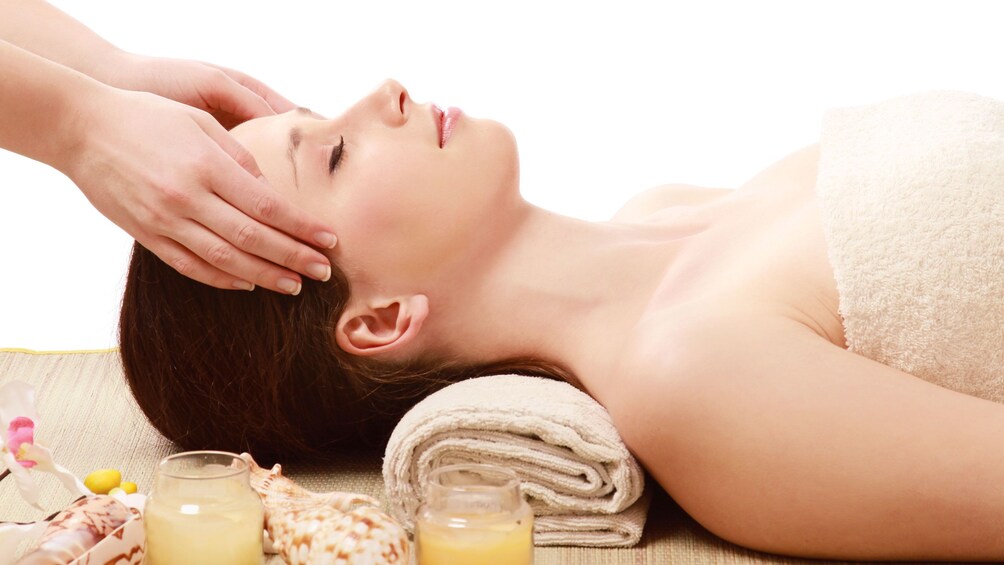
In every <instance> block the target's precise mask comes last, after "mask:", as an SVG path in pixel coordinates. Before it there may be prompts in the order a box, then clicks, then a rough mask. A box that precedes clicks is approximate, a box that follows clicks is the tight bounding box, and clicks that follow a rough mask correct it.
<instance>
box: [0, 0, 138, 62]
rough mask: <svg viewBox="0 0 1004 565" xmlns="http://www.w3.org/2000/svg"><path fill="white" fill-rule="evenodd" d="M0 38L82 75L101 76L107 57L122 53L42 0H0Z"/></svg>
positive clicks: (114, 56)
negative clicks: (0, 15) (1, 15)
mask: <svg viewBox="0 0 1004 565" xmlns="http://www.w3.org/2000/svg"><path fill="white" fill-rule="evenodd" d="M0 13H2V14H3V17H2V18H0V39H2V40H4V41H8V42H10V43H12V44H14V45H16V46H18V47H20V48H21V49H24V50H26V51H30V52H32V53H34V54H36V55H38V56H40V57H43V58H45V59H49V60H50V61H54V62H56V63H59V64H61V65H64V66H67V67H69V68H71V69H74V70H77V71H79V72H81V73H83V74H85V75H88V76H90V77H93V78H96V79H98V80H100V81H102V82H108V81H107V80H106V78H105V77H104V76H103V75H104V74H105V72H104V69H105V68H106V66H107V65H106V64H107V63H108V61H109V60H112V59H116V58H118V57H119V56H120V55H121V54H122V52H121V51H120V50H119V49H118V48H117V47H115V46H114V45H112V44H111V43H109V42H108V41H106V40H104V39H103V38H102V37H101V36H99V35H98V34H96V33H94V32H93V31H91V30H90V29H89V28H88V27H87V26H85V25H83V24H82V23H80V22H78V21H77V20H75V19H73V18H71V17H70V16H69V15H67V14H66V13H64V12H63V11H61V10H59V9H58V8H56V7H55V6H52V5H51V4H49V3H47V2H44V1H42V0H0Z"/></svg>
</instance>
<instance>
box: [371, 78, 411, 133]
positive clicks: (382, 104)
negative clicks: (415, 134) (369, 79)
mask: <svg viewBox="0 0 1004 565" xmlns="http://www.w3.org/2000/svg"><path fill="white" fill-rule="evenodd" d="M369 98H370V102H371V104H372V106H373V109H374V110H375V111H376V112H377V113H378V114H379V116H380V119H381V120H383V121H384V123H386V124H387V125H389V126H391V127H398V126H402V125H404V124H405V123H407V122H408V115H409V114H410V113H411V106H412V101H411V98H410V97H409V96H408V89H406V88H405V87H404V86H403V85H402V84H401V83H399V82H397V81H396V80H393V79H387V80H385V81H384V82H383V84H381V85H380V86H379V87H378V88H377V89H376V91H374V92H373V94H371V95H370V97H369Z"/></svg>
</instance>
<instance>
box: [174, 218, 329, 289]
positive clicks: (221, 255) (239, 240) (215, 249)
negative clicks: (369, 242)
mask: <svg viewBox="0 0 1004 565" xmlns="http://www.w3.org/2000/svg"><path fill="white" fill-rule="evenodd" d="M200 213H201V214H202V215H201V216H200V217H197V218H193V219H194V220H195V221H196V222H197V223H198V224H201V225H202V226H204V228H203V229H206V228H208V229H207V230H206V231H211V232H213V233H212V235H213V237H209V235H208V234H202V233H199V232H197V231H195V232H191V233H190V234H186V237H188V238H189V239H191V242H188V243H186V245H188V246H189V248H190V249H194V250H195V251H196V252H197V253H199V255H200V256H201V257H202V258H203V259H204V260H205V261H206V262H207V263H209V264H210V265H212V266H214V267H217V268H219V269H222V270H224V271H226V272H228V273H233V274H234V275H237V276H240V277H242V278H244V279H246V280H250V281H252V282H254V283H255V284H258V285H260V286H263V287H265V288H270V289H272V290H278V291H281V292H287V293H292V289H291V286H290V285H291V283H290V281H293V282H295V283H297V292H299V287H298V284H299V276H298V275H297V274H296V273H294V272H293V271H297V272H300V273H305V274H306V275H308V276H310V277H311V278H314V279H317V280H321V281H326V280H328V279H329V278H331V262H330V261H329V260H328V258H327V257H325V256H324V255H323V254H321V253H319V252H317V251H316V250H314V249H312V248H310V247H308V246H306V245H304V244H303V243H301V242H299V241H297V240H295V239H293V238H291V237H289V236H288V235H286V234H283V233H281V232H279V231H277V230H275V229H273V228H271V227H269V226H267V225H265V224H262V223H260V222H257V221H255V220H254V219H252V218H250V217H248V216H246V215H245V214H243V213H242V212H241V211H240V210H238V209H236V208H234V207H233V206H231V205H230V204H229V203H227V202H224V201H223V200H222V199H216V202H215V203H211V204H210V205H207V206H201V207H200ZM196 239H198V242H197V243H196V242H195V240H196ZM281 266H285V267H286V268H282V267H281Z"/></svg>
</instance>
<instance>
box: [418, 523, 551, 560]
mask: <svg viewBox="0 0 1004 565" xmlns="http://www.w3.org/2000/svg"><path fill="white" fill-rule="evenodd" d="M454 518H456V517H454ZM509 518H510V519H509V520H507V521H505V522H496V523H485V521H484V520H483V519H480V518H479V519H477V520H472V521H469V522H466V521H465V520H463V519H462V518H461V519H460V520H459V522H460V523H461V524H464V525H463V527H457V525H458V524H457V522H458V521H454V523H453V524H447V523H442V522H432V521H422V522H419V524H418V531H417V532H416V535H415V542H416V546H417V549H418V565H532V564H533V514H531V513H528V515H524V516H522V517H521V519H518V520H512V519H511V518H512V517H511V516H509ZM465 522H466V523H465Z"/></svg>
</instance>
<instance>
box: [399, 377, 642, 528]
mask: <svg viewBox="0 0 1004 565" xmlns="http://www.w3.org/2000/svg"><path fill="white" fill-rule="evenodd" d="M454 463H490V464H495V465H501V466H504V467H508V468H510V469H512V470H513V471H515V472H516V474H517V475H518V476H519V477H520V481H521V486H520V488H521V489H522V492H523V494H524V495H525V496H526V498H527V501H528V502H529V504H530V507H531V508H533V511H534V515H535V518H534V542H535V543H536V544H537V545H579V546H594V547H629V546H632V545H634V544H636V543H638V540H639V539H641V534H642V528H643V527H644V525H645V518H646V516H647V513H648V502H649V498H648V497H647V496H642V494H643V491H644V487H645V476H644V473H643V472H642V469H641V467H640V466H639V465H638V462H637V461H635V459H634V457H632V456H631V454H630V453H629V452H628V450H627V447H625V446H624V442H623V441H622V440H621V438H620V435H619V434H618V433H617V430H616V429H614V426H613V423H612V422H611V421H610V415H609V414H608V413H607V411H606V410H605V409H604V408H603V407H602V406H600V405H599V404H597V403H596V401H595V400H593V399H592V398H590V397H589V395H587V394H585V393H583V392H581V391H579V390H578V389H576V388H575V387H573V386H571V385H569V384H567V383H564V382H560V381H554V380H550V379H544V378H539V377H524V376H516V375H496V376H490V377H480V378H476V379H469V380H466V381H462V382H459V383H455V384H452V385H450V386H448V387H446V388H444V389H442V390H439V391H437V392H435V393H433V394H431V395H429V396H428V397H426V398H425V399H423V400H422V401H421V402H419V403H418V404H417V405H415V407H414V408H412V409H411V410H410V411H409V412H408V413H407V414H405V415H404V417H403V418H402V419H401V421H400V422H399V423H398V425H397V427H396V428H395V429H394V432H393V433H392V434H391V437H390V441H389V442H388V444H387V451H386V454H385V456H384V461H383V477H384V488H385V491H386V495H387V500H388V501H389V503H390V506H391V512H392V514H394V515H395V517H396V518H397V519H398V520H400V521H401V522H402V523H403V524H404V525H405V527H406V528H408V529H409V530H412V529H413V528H414V518H415V514H416V512H417V511H418V507H419V506H420V505H421V504H422V502H423V501H424V494H425V485H426V482H427V480H428V476H429V473H430V472H431V471H432V470H433V469H436V468H437V467H442V466H444V465H450V464H454Z"/></svg>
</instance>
